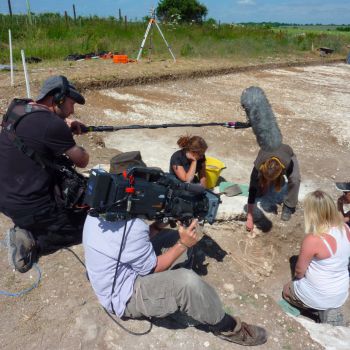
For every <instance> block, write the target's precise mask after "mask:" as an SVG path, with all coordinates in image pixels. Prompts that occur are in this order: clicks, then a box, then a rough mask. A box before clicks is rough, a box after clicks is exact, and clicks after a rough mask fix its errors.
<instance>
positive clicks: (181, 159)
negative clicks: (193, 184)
mask: <svg viewBox="0 0 350 350" xmlns="http://www.w3.org/2000/svg"><path fill="white" fill-rule="evenodd" d="M191 162H192V161H191V160H190V159H188V158H187V157H186V152H185V151H184V150H182V149H180V150H178V151H176V152H175V153H174V154H173V155H172V156H171V158H170V167H169V172H170V174H173V175H175V176H176V174H175V172H174V170H173V165H180V166H182V167H183V168H184V170H185V171H186V173H187V172H188V170H189V169H190V166H191ZM204 162H205V156H203V158H201V159H199V160H198V161H197V167H196V172H195V174H196V175H197V176H198V175H199V172H200V170H201V169H202V167H203V163H204ZM197 180H198V179H197Z"/></svg>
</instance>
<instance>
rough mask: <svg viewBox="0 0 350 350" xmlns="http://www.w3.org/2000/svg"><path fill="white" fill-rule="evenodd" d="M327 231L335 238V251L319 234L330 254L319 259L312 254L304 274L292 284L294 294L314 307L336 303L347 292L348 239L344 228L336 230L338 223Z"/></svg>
mask: <svg viewBox="0 0 350 350" xmlns="http://www.w3.org/2000/svg"><path fill="white" fill-rule="evenodd" d="M328 234H329V235H331V236H332V237H334V239H335V240H336V242H337V250H336V252H335V254H333V252H332V249H331V247H330V246H329V244H328V242H327V241H326V240H325V239H324V238H322V240H323V242H324V243H325V245H326V247H327V248H328V250H329V252H330V254H331V256H330V257H329V258H327V259H322V260H319V259H316V258H313V259H312V260H311V262H310V265H309V267H308V268H307V270H306V273H305V276H304V277H303V278H302V279H300V280H296V281H294V284H293V286H294V291H295V294H296V296H297V297H298V298H299V299H300V300H301V301H302V302H303V303H304V304H305V305H307V306H309V307H311V308H314V309H317V310H326V309H333V308H337V307H340V306H342V305H343V304H344V303H345V301H346V299H347V297H348V295H349V271H348V264H349V256H350V242H349V240H348V238H347V234H346V232H345V228H344V229H343V231H340V230H339V228H338V227H332V228H331V229H330V230H329V232H328Z"/></svg>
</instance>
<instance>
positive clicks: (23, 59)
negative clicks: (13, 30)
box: [21, 50, 31, 98]
mask: <svg viewBox="0 0 350 350" xmlns="http://www.w3.org/2000/svg"><path fill="white" fill-rule="evenodd" d="M21 56H22V64H23V71H24V78H25V80H26V88H27V97H28V98H31V97H30V86H29V77H28V71H27V65H26V58H25V56H24V50H21Z"/></svg>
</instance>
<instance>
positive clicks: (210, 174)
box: [205, 156, 226, 188]
mask: <svg viewBox="0 0 350 350" xmlns="http://www.w3.org/2000/svg"><path fill="white" fill-rule="evenodd" d="M205 159H206V162H205V175H206V177H207V188H214V187H215V186H216V183H217V182H218V179H219V177H220V173H221V171H222V170H223V169H225V168H226V166H225V164H224V163H223V162H222V161H221V160H219V159H216V158H213V157H207V156H206V157H205Z"/></svg>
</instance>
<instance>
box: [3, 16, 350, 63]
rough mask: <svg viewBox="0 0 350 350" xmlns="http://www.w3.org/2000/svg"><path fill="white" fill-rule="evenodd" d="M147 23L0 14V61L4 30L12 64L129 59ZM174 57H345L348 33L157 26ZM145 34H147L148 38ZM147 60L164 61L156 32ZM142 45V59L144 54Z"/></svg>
mask: <svg viewBox="0 0 350 350" xmlns="http://www.w3.org/2000/svg"><path fill="white" fill-rule="evenodd" d="M146 26H147V22H129V23H128V24H127V25H125V23H124V22H121V21H118V20H116V19H115V18H113V17H109V18H98V17H96V16H94V17H79V18H78V19H77V20H76V21H74V20H73V19H72V18H70V17H68V18H67V19H66V18H65V17H63V16H60V15H59V14H52V13H47V14H40V15H34V16H33V24H32V25H30V24H29V22H28V20H27V16H25V15H14V16H13V17H12V18H11V17H10V16H9V15H3V14H0V58H1V59H0V60H1V62H2V63H5V62H7V61H8V55H9V53H8V51H9V48H8V29H11V31H12V41H13V53H14V59H15V60H17V61H18V60H20V50H21V49H24V50H25V53H26V56H27V57H28V56H38V57H41V58H43V59H59V60H61V59H64V58H65V57H66V56H68V55H69V54H74V53H80V54H83V53H89V52H98V51H112V52H118V53H125V54H128V55H129V56H130V57H132V58H135V57H136V55H137V52H138V50H139V47H140V44H141V41H142V38H143V36H144V33H145V30H146ZM160 26H161V28H162V31H163V33H164V35H165V37H166V39H167V40H168V42H169V44H170V45H171V47H172V49H173V51H174V53H175V55H176V56H179V55H180V56H183V57H189V58H191V57H199V58H218V57H219V58H232V59H235V58H242V57H251V58H254V59H256V58H264V57H269V56H271V55H279V56H283V55H285V56H287V55H290V54H291V53H293V54H296V55H298V53H303V52H305V51H310V50H311V47H312V46H313V47H314V48H317V47H321V46H327V47H331V48H333V49H334V50H335V52H336V53H338V54H342V55H343V54H344V55H346V53H347V50H348V49H347V48H346V45H347V44H348V42H349V40H350V32H349V31H345V30H344V31H339V30H336V27H334V28H333V29H329V28H328V27H324V28H322V26H320V27H316V26H310V27H301V26H298V27H295V28H294V27H290V26H288V27H271V26H267V25H253V24H251V25H229V24H223V25H220V26H218V25H212V24H203V25H195V24H193V25H190V24H181V25H170V24H162V23H161V24H160ZM150 34H151V33H150ZM152 41H153V49H152V54H153V55H159V56H165V57H168V52H167V51H168V49H167V47H166V45H165V44H164V42H163V39H162V38H161V36H160V35H159V33H158V30H157V29H156V28H154V29H153V32H152ZM149 48H150V43H149V40H147V42H146V44H145V47H144V53H143V54H144V56H145V57H147V56H148V54H149Z"/></svg>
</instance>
